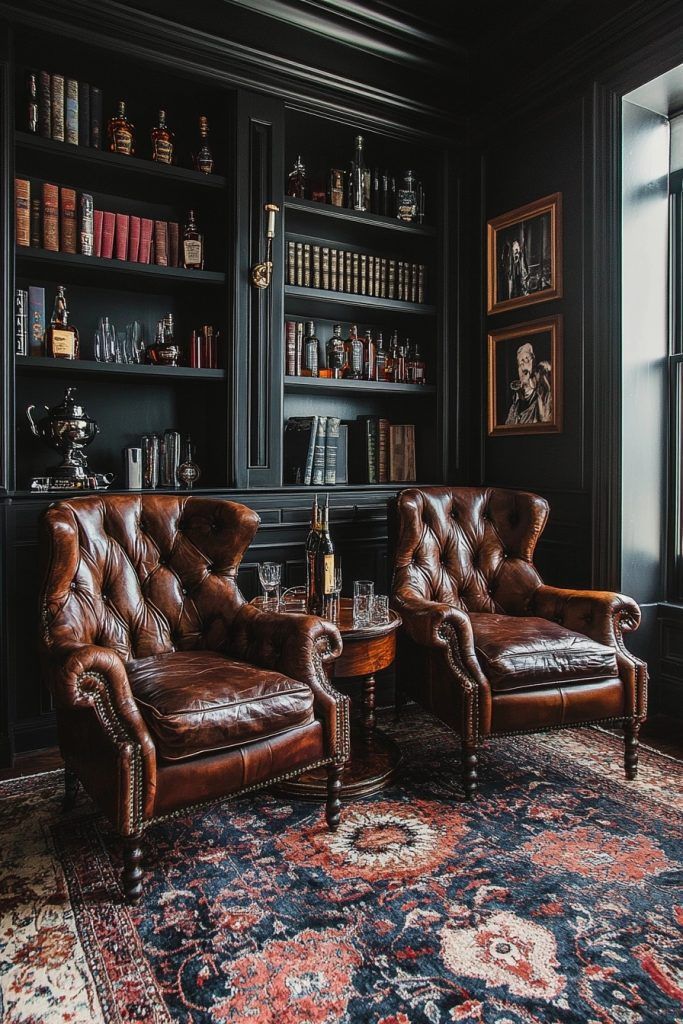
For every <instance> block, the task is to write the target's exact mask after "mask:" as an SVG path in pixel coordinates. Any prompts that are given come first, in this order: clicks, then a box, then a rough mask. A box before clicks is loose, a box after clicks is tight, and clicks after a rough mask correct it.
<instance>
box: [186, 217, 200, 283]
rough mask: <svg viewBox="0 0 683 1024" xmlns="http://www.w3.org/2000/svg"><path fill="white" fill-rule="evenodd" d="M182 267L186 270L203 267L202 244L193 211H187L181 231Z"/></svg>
mask: <svg viewBox="0 0 683 1024" xmlns="http://www.w3.org/2000/svg"><path fill="white" fill-rule="evenodd" d="M183 266H184V267H185V269H186V270H201V269H202V267H203V266H204V242H203V239H202V236H201V234H200V233H199V231H198V229H197V223H196V221H195V217H194V210H188V213H187V224H186V225H185V228H184V230H183Z"/></svg>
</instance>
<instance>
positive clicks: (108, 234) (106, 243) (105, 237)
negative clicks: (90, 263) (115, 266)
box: [101, 210, 116, 260]
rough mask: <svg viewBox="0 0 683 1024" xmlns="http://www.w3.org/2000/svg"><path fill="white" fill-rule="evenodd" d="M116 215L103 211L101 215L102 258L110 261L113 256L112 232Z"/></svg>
mask: <svg viewBox="0 0 683 1024" xmlns="http://www.w3.org/2000/svg"><path fill="white" fill-rule="evenodd" d="M115 229H116V214H115V213H111V212H110V211H109V210H105V211H104V213H103V214H102V253H101V255H102V258H103V259H105V260H110V259H111V258H112V256H113V255H114V231H115Z"/></svg>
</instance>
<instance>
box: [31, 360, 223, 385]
mask: <svg viewBox="0 0 683 1024" xmlns="http://www.w3.org/2000/svg"><path fill="white" fill-rule="evenodd" d="M15 363H16V369H17V372H18V373H41V374H47V375H49V374H56V373H57V374H67V375H68V376H69V377H84V376H87V377H90V376H97V377H109V376H111V375H114V376H117V375H118V376H121V377H127V378H128V379H129V380H130V379H131V378H138V379H139V380H150V379H151V380H154V379H155V378H156V379H158V380H160V381H164V382H167V381H174V380H177V381H188V380H203V381H223V380H225V377H226V373H225V370H209V369H195V368H194V367H192V366H151V365H148V364H146V363H98V362H96V361H95V360H92V359H50V358H48V357H46V356H16V357H15Z"/></svg>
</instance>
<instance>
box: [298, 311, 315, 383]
mask: <svg viewBox="0 0 683 1024" xmlns="http://www.w3.org/2000/svg"><path fill="white" fill-rule="evenodd" d="M301 375H302V377H317V376H318V339H317V338H316V336H315V331H314V324H313V321H312V320H307V321H306V335H305V337H304V365H303V368H302V370H301Z"/></svg>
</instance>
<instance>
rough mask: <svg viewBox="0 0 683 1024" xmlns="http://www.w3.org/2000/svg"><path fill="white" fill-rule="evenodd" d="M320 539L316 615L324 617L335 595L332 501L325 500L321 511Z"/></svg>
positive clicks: (315, 585)
mask: <svg viewBox="0 0 683 1024" xmlns="http://www.w3.org/2000/svg"><path fill="white" fill-rule="evenodd" d="M321 520H322V521H321V525H320V537H319V539H318V546H317V550H316V553H315V574H314V579H315V582H314V587H313V590H314V596H315V605H316V610H315V612H314V614H316V615H324V614H325V612H326V610H327V603H328V601H329V600H330V598H331V597H332V594H333V593H334V544H333V543H332V537H331V536H330V499H329V497H327V498H326V499H325V504H324V505H323V507H322V509H321Z"/></svg>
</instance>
